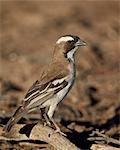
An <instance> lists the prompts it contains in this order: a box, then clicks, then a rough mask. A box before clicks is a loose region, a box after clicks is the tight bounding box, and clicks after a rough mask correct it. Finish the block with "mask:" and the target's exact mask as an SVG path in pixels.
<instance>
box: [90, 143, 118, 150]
mask: <svg viewBox="0 0 120 150" xmlns="http://www.w3.org/2000/svg"><path fill="white" fill-rule="evenodd" d="M90 149H91V150H120V149H119V148H115V147H112V146H108V145H101V144H93V145H92V146H91V148H90Z"/></svg>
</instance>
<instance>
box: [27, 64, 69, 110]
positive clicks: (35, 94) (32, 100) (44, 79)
mask: <svg viewBox="0 0 120 150" xmlns="http://www.w3.org/2000/svg"><path fill="white" fill-rule="evenodd" d="M67 75H68V70H66V69H64V68H63V66H61V65H57V67H56V64H53V65H52V68H50V67H48V69H47V70H46V72H45V73H43V75H42V76H41V78H40V81H38V80H37V81H36V82H35V83H34V84H33V85H32V86H31V88H30V89H29V90H28V92H27V94H26V96H25V98H24V105H25V106H26V107H27V106H28V107H29V108H31V107H32V108H33V107H37V106H39V105H41V104H42V103H44V102H45V101H46V100H48V99H50V98H51V97H52V96H53V95H54V94H55V93H56V92H58V91H59V90H61V89H62V88H64V87H65V86H66V85H67V84H68V83H67V82H66V81H65V80H64V81H63V82H62V83H58V84H56V85H54V84H53V81H55V80H58V79H62V78H64V77H66V76H67Z"/></svg>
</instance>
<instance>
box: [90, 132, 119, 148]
mask: <svg viewBox="0 0 120 150" xmlns="http://www.w3.org/2000/svg"><path fill="white" fill-rule="evenodd" d="M94 135H98V136H99V137H89V138H88V140H90V141H105V142H107V143H113V144H117V145H120V141H119V140H117V139H114V138H110V137H108V136H107V135H105V134H103V133H102V132H99V131H98V130H96V131H93V132H92V134H91V135H90V136H94Z"/></svg>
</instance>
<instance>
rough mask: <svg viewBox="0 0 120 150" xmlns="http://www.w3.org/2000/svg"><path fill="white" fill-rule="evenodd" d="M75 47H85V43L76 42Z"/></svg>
mask: <svg viewBox="0 0 120 150" xmlns="http://www.w3.org/2000/svg"><path fill="white" fill-rule="evenodd" d="M75 46H86V42H85V41H82V40H79V41H78V42H76V44H75Z"/></svg>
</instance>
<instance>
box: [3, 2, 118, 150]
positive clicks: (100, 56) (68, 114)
mask: <svg viewBox="0 0 120 150" xmlns="http://www.w3.org/2000/svg"><path fill="white" fill-rule="evenodd" d="M119 6H120V3H119V1H117V0H108V1H104V0H99V1H97V0H93V1H85V0H78V1H73V0H71V1H69V0H68V1H49V0H48V1H42V0H38V1H19V0H14V1H11V0H8V1H7V0H5V1H4V0H0V19H1V20H0V42H1V43H0V45H1V46H0V53H1V61H0V68H1V69H0V83H1V88H0V91H1V92H0V124H1V128H2V126H3V125H5V124H6V123H7V121H8V120H9V118H10V116H11V115H12V114H13V112H14V111H15V110H16V108H17V107H18V106H19V105H20V103H21V100H22V98H23V97H24V95H25V93H26V91H27V90H28V89H29V87H30V86H31V85H32V83H33V82H34V81H36V79H39V73H40V71H41V69H42V68H43V66H44V65H46V64H48V63H49V62H50V61H51V55H52V51H53V47H54V44H55V41H56V40H57V39H58V38H59V37H60V36H62V35H65V34H73V35H78V36H80V37H81V38H82V39H84V40H85V41H86V42H87V46H86V47H83V48H81V49H80V51H78V52H77V55H76V64H77V79H76V82H75V84H74V87H73V88H72V90H71V92H70V93H69V94H68V96H67V97H66V98H65V100H64V101H63V102H62V103H61V104H60V105H59V106H58V108H57V110H56V113H55V116H54V117H55V119H56V122H58V123H59V125H60V126H61V128H63V131H64V130H65V129H69V130H68V131H67V132H66V134H67V138H68V139H69V140H70V141H71V142H72V143H74V144H75V145H76V146H77V147H79V148H82V149H89V148H90V146H91V145H92V143H94V141H89V140H88V139H87V138H88V137H90V133H92V131H94V130H95V129H99V130H100V131H103V130H104V132H105V134H106V135H108V136H109V137H113V138H115V139H118V138H119V132H120V125H119V123H120V121H119V113H120V99H119V97H120V83H119V81H120V73H119V60H120V47H119V42H118V40H119V27H120V26H119V19H118V18H119V17H120V16H119V13H120V12H119ZM36 114H37V113H36ZM35 116H37V115H35ZM28 118H30V119H31V120H32V119H34V118H31V116H29V115H28ZM36 119H38V117H37V118H36ZM20 123H22V121H21V122H20ZM65 131H66V130H65ZM65 131H64V132H65ZM110 144H111V143H110ZM111 145H113V144H111ZM113 146H115V147H118V145H113ZM10 148H11V149H31V148H29V147H27V148H26V147H24V146H23V147H20V145H19V144H16V143H14V145H13V144H11V143H7V144H6V143H1V142H0V149H1V150H2V149H10ZM39 148H40V147H39ZM34 149H37V148H35V147H34Z"/></svg>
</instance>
